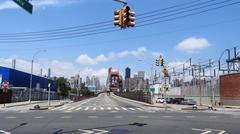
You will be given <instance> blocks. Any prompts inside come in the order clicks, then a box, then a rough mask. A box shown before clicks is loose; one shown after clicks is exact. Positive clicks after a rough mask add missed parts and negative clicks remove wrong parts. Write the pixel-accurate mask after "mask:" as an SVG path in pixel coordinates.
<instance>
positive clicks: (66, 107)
mask: <svg viewBox="0 0 240 134" xmlns="http://www.w3.org/2000/svg"><path fill="white" fill-rule="evenodd" d="M68 108H69V107H68V106H65V107H63V108H60V109H58V110H65V109H68Z"/></svg>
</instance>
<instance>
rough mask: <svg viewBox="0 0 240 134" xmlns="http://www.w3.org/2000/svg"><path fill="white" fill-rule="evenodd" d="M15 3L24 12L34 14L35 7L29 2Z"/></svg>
mask: <svg viewBox="0 0 240 134" xmlns="http://www.w3.org/2000/svg"><path fill="white" fill-rule="evenodd" d="M13 1H14V2H15V3H17V4H18V5H19V6H20V7H22V8H23V9H24V10H26V11H27V12H29V13H30V14H32V11H33V6H32V4H31V3H29V2H28V1H27V0H13Z"/></svg>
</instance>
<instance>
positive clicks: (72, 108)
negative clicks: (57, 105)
mask: <svg viewBox="0 0 240 134" xmlns="http://www.w3.org/2000/svg"><path fill="white" fill-rule="evenodd" d="M75 108H76V107H71V108H69V109H68V110H69V111H71V110H73V109H75Z"/></svg>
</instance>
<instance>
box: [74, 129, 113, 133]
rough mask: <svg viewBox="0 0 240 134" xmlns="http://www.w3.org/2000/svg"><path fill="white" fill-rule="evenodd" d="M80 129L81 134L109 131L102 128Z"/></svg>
mask: <svg viewBox="0 0 240 134" xmlns="http://www.w3.org/2000/svg"><path fill="white" fill-rule="evenodd" d="M78 131H80V132H81V134H105V133H108V132H109V131H106V130H101V129H92V130H86V129H78ZM82 132H83V133H82Z"/></svg>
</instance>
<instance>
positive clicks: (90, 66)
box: [0, 0, 240, 83]
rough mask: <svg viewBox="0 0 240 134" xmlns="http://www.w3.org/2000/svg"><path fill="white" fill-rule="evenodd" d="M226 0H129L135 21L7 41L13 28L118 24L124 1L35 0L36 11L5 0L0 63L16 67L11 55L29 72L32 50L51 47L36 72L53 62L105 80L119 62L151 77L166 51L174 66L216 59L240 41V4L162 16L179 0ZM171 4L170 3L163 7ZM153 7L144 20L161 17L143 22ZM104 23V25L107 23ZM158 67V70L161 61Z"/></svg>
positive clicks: (64, 72) (64, 71)
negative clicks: (107, 29) (75, 34)
mask: <svg viewBox="0 0 240 134" xmlns="http://www.w3.org/2000/svg"><path fill="white" fill-rule="evenodd" d="M221 1H226V0H217V1H216V0H212V1H209V0H171V1H169V0H161V1H160V0H151V1H149V0H141V1H140V0H127V2H128V5H129V6H130V7H131V10H132V11H134V12H135V13H136V27H133V28H127V29H125V30H117V31H115V32H108V33H101V34H94V35H89V36H84V37H75V38H67V39H59V40H48V41H36V42H18V41H16V42H2V41H1V40H2V39H5V38H7V37H5V36H1V35H3V34H8V35H9V34H10V35H11V36H13V35H14V34H12V33H27V32H38V31H45V30H53V29H59V28H68V27H75V26H82V25H88V24H93V23H98V22H105V21H107V22H108V21H109V22H110V23H108V24H109V27H113V28H114V25H113V17H114V14H113V13H114V11H115V10H117V9H119V8H122V7H123V5H122V4H121V3H118V2H115V1H113V0H32V1H30V3H32V4H33V8H34V9H33V14H32V15H31V14H29V13H27V12H26V11H25V10H23V9H21V8H20V7H19V6H18V5H16V4H15V3H14V2H13V1H12V0H1V2H0V18H1V21H0V24H1V25H0V47H1V49H0V50H1V53H0V66H5V67H11V65H12V64H11V63H12V59H16V60H17V65H16V68H17V69H19V70H22V71H25V72H30V65H31V64H30V63H31V60H32V58H33V55H34V54H35V53H36V52H37V51H41V50H46V52H41V53H38V54H37V55H36V56H35V59H34V74H40V69H41V68H42V69H43V71H44V73H45V74H46V73H47V69H48V68H51V70H52V75H54V76H64V77H67V78H69V77H70V76H74V75H75V74H80V75H81V76H82V77H85V76H86V75H96V76H98V77H100V78H101V81H102V82H103V83H104V82H105V80H106V77H107V70H108V68H109V67H114V68H118V69H119V70H120V72H121V74H122V75H123V76H124V69H125V68H126V67H130V68H131V70H132V74H134V73H136V72H137V71H145V72H146V76H147V77H149V76H150V72H151V66H152V64H155V60H156V58H157V57H159V55H163V57H164V59H165V64H167V65H171V66H176V65H178V64H182V63H184V62H185V61H186V60H188V59H189V58H192V59H193V62H196V63H197V62H199V61H201V60H208V59H213V60H217V59H218V58H219V57H220V55H221V53H222V52H223V51H224V50H225V49H227V48H232V47H234V46H237V45H239V44H240V39H239V35H240V27H239V24H240V15H239V11H240V9H239V7H240V4H235V5H231V6H228V7H224V8H220V9H216V10H212V11H208V12H203V13H201V14H196V15H191V16H188V17H179V18H178V19H173V20H169V21H160V22H159V21H158V20H159V18H158V17H159V16H160V18H161V16H164V14H167V13H169V12H170V16H173V17H174V15H173V14H171V10H176V11H177V10H178V8H179V7H173V6H176V5H185V6H187V3H188V4H189V3H191V2H192V4H194V3H196V4H197V3H201V2H205V5H206V4H211V3H214V2H215V3H216V2H221ZM231 1H232V2H233V3H234V2H239V1H238V0H229V2H231ZM197 5H200V4H197ZM168 7H171V8H169V9H166V10H164V11H162V12H159V10H162V9H165V8H168ZM210 7H211V6H209V7H208V8H210ZM189 8H191V6H189ZM195 8H196V9H194V6H192V8H191V9H192V10H191V12H190V11H189V13H192V12H196V11H197V7H195ZM183 9H184V8H183V7H182V8H181V9H179V11H181V10H183ZM185 9H187V7H185ZM176 11H175V12H176ZM151 12H152V13H153V14H150V15H153V17H152V18H151V16H150V17H149V16H147V17H146V16H145V17H146V18H145V20H147V19H150V20H151V19H152V21H148V22H156V21H157V22H156V23H154V24H149V23H146V25H143V26H140V25H142V23H143V22H142V21H144V14H145V13H151ZM177 12H178V11H177ZM185 13H187V12H185ZM148 17H149V18H148ZM163 18H164V17H163ZM111 22H112V23H111ZM143 24H144V23H143ZM138 26H140V27H138ZM99 28H100V29H103V30H104V28H105V27H99ZM115 29H119V28H118V27H115ZM80 32H81V31H80ZM14 36H15V35H14ZM16 36H17V35H16ZM28 38H31V36H30V37H28ZM154 68H155V69H157V70H159V68H158V67H154Z"/></svg>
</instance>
